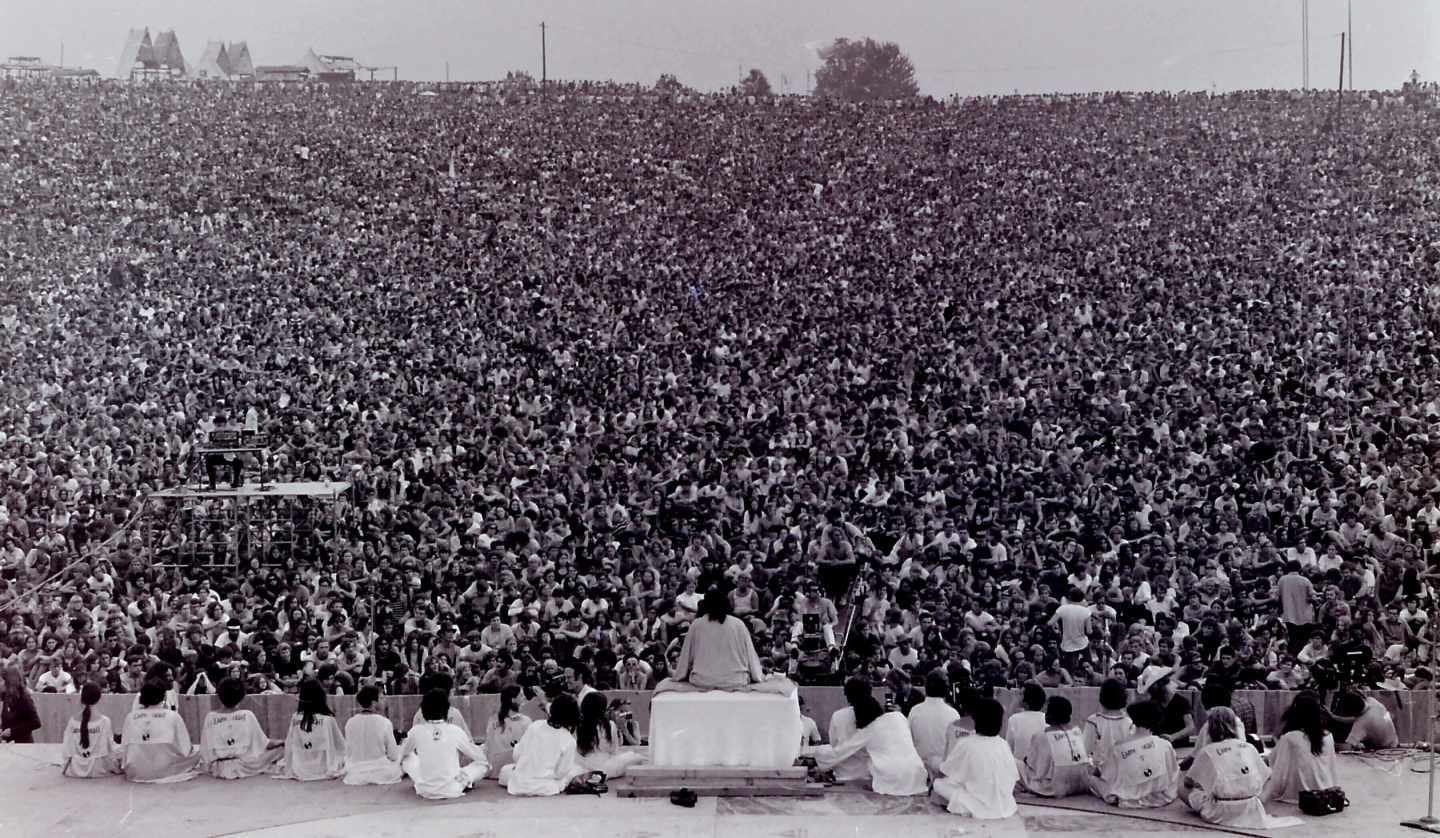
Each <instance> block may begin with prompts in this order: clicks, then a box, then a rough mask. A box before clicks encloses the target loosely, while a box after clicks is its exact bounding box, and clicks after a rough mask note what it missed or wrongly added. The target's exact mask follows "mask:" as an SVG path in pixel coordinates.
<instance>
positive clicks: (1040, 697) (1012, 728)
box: [1005, 681, 1045, 767]
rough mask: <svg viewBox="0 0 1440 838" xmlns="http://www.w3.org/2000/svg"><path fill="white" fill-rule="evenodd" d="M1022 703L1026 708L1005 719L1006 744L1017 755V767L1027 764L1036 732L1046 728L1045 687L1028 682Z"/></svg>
mask: <svg viewBox="0 0 1440 838" xmlns="http://www.w3.org/2000/svg"><path fill="white" fill-rule="evenodd" d="M1021 703H1022V704H1023V705H1024V706H1025V709H1024V710H1022V711H1021V712H1019V713H1011V714H1010V716H1009V718H1007V719H1006V720H1005V744H1006V745H1009V746H1010V752H1011V753H1013V754H1014V755H1015V765H1016V766H1017V767H1019V766H1023V765H1024V764H1025V756H1026V755H1027V754H1029V753H1030V744H1031V743H1032V742H1034V741H1035V734H1037V733H1040V732H1041V731H1043V730H1045V688H1044V687H1042V686H1040V685H1039V684H1036V683H1034V682H1033V681H1032V682H1031V683H1028V684H1026V685H1025V690H1024V694H1023V695H1022V697H1021Z"/></svg>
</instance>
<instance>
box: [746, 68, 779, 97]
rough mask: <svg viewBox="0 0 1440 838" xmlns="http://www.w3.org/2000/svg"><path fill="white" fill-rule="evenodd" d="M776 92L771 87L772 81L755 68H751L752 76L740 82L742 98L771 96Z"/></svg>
mask: <svg viewBox="0 0 1440 838" xmlns="http://www.w3.org/2000/svg"><path fill="white" fill-rule="evenodd" d="M774 92H775V91H774V90H772V89H771V87H770V80H769V79H767V78H765V74H764V73H762V72H760V71H759V70H758V69H756V68H754V67H752V68H750V75H748V76H746V77H745V78H743V79H741V80H740V95H742V96H756V97H760V96H770V95H772V94H773V93H774Z"/></svg>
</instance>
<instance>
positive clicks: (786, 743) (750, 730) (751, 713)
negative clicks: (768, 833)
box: [650, 692, 802, 768]
mask: <svg viewBox="0 0 1440 838" xmlns="http://www.w3.org/2000/svg"><path fill="white" fill-rule="evenodd" d="M801 733H802V729H801V724H800V699H799V696H798V694H797V693H791V694H790V695H788V696H782V695H768V694H764V693H728V692H697V693H661V694H659V695H657V696H655V697H654V698H653V699H651V701H650V755H651V760H650V764H651V765H655V766H665V767H672V768H698V767H704V766H725V767H744V768H789V767H790V766H792V765H794V764H795V758H796V757H798V756H800V736H801Z"/></svg>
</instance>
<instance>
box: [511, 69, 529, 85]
mask: <svg viewBox="0 0 1440 838" xmlns="http://www.w3.org/2000/svg"><path fill="white" fill-rule="evenodd" d="M505 83H506V84H508V85H513V86H515V87H533V86H534V85H535V77H534V76H532V75H530V71H529V70H511V71H510V72H508V73H506V74H505Z"/></svg>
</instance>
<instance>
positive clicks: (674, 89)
mask: <svg viewBox="0 0 1440 838" xmlns="http://www.w3.org/2000/svg"><path fill="white" fill-rule="evenodd" d="M655 92H656V93H664V94H667V95H670V96H674V95H676V94H678V93H684V92H685V85H683V84H681V83H680V80H679V79H677V78H675V76H674V74H673V73H662V74H661V75H660V78H658V79H656V80H655Z"/></svg>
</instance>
